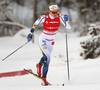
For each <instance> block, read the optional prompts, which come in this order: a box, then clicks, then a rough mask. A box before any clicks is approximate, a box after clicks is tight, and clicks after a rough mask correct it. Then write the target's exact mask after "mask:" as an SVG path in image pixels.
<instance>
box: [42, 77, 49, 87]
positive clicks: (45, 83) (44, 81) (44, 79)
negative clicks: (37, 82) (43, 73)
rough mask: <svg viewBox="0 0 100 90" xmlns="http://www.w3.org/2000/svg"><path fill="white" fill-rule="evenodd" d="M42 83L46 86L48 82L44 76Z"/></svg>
mask: <svg viewBox="0 0 100 90" xmlns="http://www.w3.org/2000/svg"><path fill="white" fill-rule="evenodd" d="M42 81H43V82H42V85H43V86H47V85H48V83H47V80H46V77H42Z"/></svg>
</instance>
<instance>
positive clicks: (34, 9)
mask: <svg viewBox="0 0 100 90" xmlns="http://www.w3.org/2000/svg"><path fill="white" fill-rule="evenodd" d="M33 5H34V6H33V23H34V22H35V21H36V19H37V0H34V4H33ZM32 42H33V43H34V33H33V38H32Z"/></svg>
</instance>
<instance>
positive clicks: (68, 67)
mask: <svg viewBox="0 0 100 90" xmlns="http://www.w3.org/2000/svg"><path fill="white" fill-rule="evenodd" d="M66 56H67V72H68V81H70V75H69V60H68V42H67V34H66Z"/></svg>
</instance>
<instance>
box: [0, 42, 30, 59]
mask: <svg viewBox="0 0 100 90" xmlns="http://www.w3.org/2000/svg"><path fill="white" fill-rule="evenodd" d="M28 42H29V41H27V42H26V43H25V44H23V45H22V46H20V47H19V48H17V49H16V50H14V51H13V52H12V53H10V54H9V55H8V56H6V57H5V58H4V59H2V61H4V60H5V59H7V58H8V57H9V56H11V55H12V54H14V53H15V52H16V51H18V50H19V49H21V48H22V47H23V46H25V45H26V44H27V43H28Z"/></svg>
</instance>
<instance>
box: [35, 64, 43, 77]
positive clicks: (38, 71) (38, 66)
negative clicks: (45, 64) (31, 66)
mask: <svg viewBox="0 0 100 90" xmlns="http://www.w3.org/2000/svg"><path fill="white" fill-rule="evenodd" d="M36 67H37V74H38V76H40V77H41V68H42V66H41V65H40V64H39V63H38V64H37V65H36Z"/></svg>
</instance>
